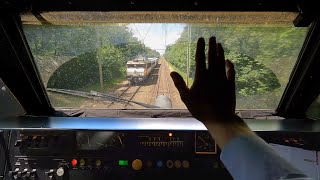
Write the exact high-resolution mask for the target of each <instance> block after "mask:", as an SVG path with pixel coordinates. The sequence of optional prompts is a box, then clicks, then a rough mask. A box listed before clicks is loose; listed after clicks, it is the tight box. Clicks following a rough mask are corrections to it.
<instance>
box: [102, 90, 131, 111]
mask: <svg viewBox="0 0 320 180" xmlns="http://www.w3.org/2000/svg"><path fill="white" fill-rule="evenodd" d="M130 87H131V85H129V86H128V87H126V89H125V90H123V91H122V92H121V93H120V94H119V96H118V97H122V95H123V94H124V93H125V92H126V91H127V90H128V89H129V88H130ZM113 104H114V101H112V102H111V103H109V104H108V105H107V108H110V106H112V105H113Z"/></svg>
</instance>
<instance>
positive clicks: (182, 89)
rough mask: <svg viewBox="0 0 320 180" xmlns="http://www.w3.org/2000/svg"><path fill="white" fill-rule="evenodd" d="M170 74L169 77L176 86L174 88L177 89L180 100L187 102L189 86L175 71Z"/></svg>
mask: <svg viewBox="0 0 320 180" xmlns="http://www.w3.org/2000/svg"><path fill="white" fill-rule="evenodd" d="M170 76H171V78H172V80H173V83H174V85H175V86H176V88H177V89H178V91H179V94H180V97H181V100H182V101H183V102H187V101H186V99H187V97H188V92H189V88H188V87H187V85H186V83H185V82H184V80H183V78H182V77H181V75H180V74H178V73H177V72H171V73H170Z"/></svg>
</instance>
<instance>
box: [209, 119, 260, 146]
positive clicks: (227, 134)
mask: <svg viewBox="0 0 320 180" xmlns="http://www.w3.org/2000/svg"><path fill="white" fill-rule="evenodd" d="M234 118H236V119H234V120H230V121H221V122H216V121H208V123H204V125H205V126H206V127H207V129H208V131H209V133H210V134H211V136H212V137H213V138H214V140H215V141H216V143H217V144H218V146H219V147H220V149H222V148H223V147H224V146H225V145H226V144H227V143H228V142H230V140H232V139H233V138H235V137H239V136H256V134H255V133H254V132H253V131H252V130H251V129H250V128H249V127H248V125H247V124H246V123H245V122H244V121H243V120H242V119H241V118H240V117H238V116H235V117H234Z"/></svg>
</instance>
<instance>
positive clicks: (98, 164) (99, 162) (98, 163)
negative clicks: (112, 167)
mask: <svg viewBox="0 0 320 180" xmlns="http://www.w3.org/2000/svg"><path fill="white" fill-rule="evenodd" d="M100 165H101V161H100V160H99V159H98V160H96V166H97V167H99V166H100Z"/></svg>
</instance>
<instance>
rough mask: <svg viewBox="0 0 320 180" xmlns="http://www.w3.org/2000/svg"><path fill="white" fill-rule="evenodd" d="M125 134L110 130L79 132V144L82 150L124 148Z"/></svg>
mask: <svg viewBox="0 0 320 180" xmlns="http://www.w3.org/2000/svg"><path fill="white" fill-rule="evenodd" d="M123 138H124V134H123V133H116V132H109V131H101V132H99V131H93V132H91V131H85V132H79V133H78V134H77V146H78V148H79V149H81V150H99V149H111V150H112V149H114V150H121V149H123V148H124V142H123Z"/></svg>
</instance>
